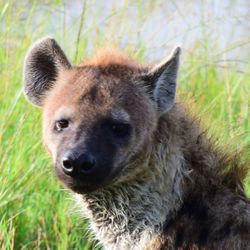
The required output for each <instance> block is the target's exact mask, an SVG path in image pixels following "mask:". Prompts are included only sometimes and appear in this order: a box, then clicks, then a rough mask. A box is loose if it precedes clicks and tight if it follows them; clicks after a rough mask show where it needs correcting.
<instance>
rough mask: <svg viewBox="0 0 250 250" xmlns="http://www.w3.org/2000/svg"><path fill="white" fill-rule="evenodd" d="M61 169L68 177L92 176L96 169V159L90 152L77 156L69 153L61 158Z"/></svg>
mask: <svg viewBox="0 0 250 250" xmlns="http://www.w3.org/2000/svg"><path fill="white" fill-rule="evenodd" d="M60 165H61V168H62V170H63V172H64V173H65V174H66V175H69V176H73V175H77V174H80V175H81V174H86V175H89V174H92V173H93V172H94V171H95V168H96V165H97V164H96V159H95V157H94V156H93V154H91V153H90V152H84V153H82V154H75V153H74V152H72V151H67V152H66V153H65V154H64V155H63V157H62V158H61V164H60Z"/></svg>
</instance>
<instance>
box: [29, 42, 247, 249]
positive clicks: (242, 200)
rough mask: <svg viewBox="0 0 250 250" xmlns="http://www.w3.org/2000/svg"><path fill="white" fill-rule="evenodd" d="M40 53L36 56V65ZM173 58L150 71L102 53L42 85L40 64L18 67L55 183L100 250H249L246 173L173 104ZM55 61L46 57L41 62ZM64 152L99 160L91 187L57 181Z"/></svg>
mask: <svg viewBox="0 0 250 250" xmlns="http://www.w3.org/2000/svg"><path fill="white" fill-rule="evenodd" d="M48 43H49V44H51V41H50V40H49V41H48V40H46V44H48ZM53 43H54V42H53ZM42 45H44V44H43V43H42ZM37 47H38V48H37ZM41 47H42V48H43V46H41V45H40V44H38V45H37V46H35V53H36V52H37V50H38V51H39V53H38V55H40V54H42V55H43V56H42V59H44V53H41V51H40V50H39V48H41ZM56 47H57V44H56ZM42 52H43V51H42ZM30 53H31V54H30V55H28V57H27V58H31V59H32V58H33V56H34V55H33V54H32V53H33V52H32V51H31V52H30ZM55 57H57V55H55ZM178 57H179V49H177V50H175V52H174V53H173V54H172V56H171V57H170V59H168V60H165V61H163V63H161V64H159V65H157V66H155V67H153V68H152V67H150V66H141V65H138V64H136V63H135V62H134V61H133V60H130V59H129V58H128V57H127V56H124V55H123V54H121V53H117V52H114V51H111V52H110V51H108V52H107V51H105V52H102V53H101V54H99V55H98V56H97V57H94V59H92V60H86V61H84V62H83V63H82V64H81V65H80V66H78V67H69V63H68V61H66V62H67V63H64V62H62V64H60V65H59V66H60V67H59V68H55V70H54V71H53V72H51V74H50V75H53V78H48V79H47V82H48V85H46V84H44V82H45V81H43V82H42V83H41V84H40V82H39V79H40V78H39V77H40V75H41V71H40V65H39V64H38V65H34V67H33V68H32V71H29V68H28V67H26V70H25V73H26V71H27V75H28V76H27V77H26V78H25V79H27V80H26V81H27V83H25V84H26V85H25V86H26V87H27V89H28V91H27V93H29V92H30V91H31V97H32V98H33V99H32V100H34V102H35V103H36V104H37V103H38V104H40V105H42V108H43V112H44V113H43V137H44V143H45V145H46V147H47V148H48V150H49V151H50V153H51V154H52V156H53V159H54V163H55V171H56V174H57V176H58V178H59V179H60V180H61V181H62V182H63V183H64V184H65V185H66V186H67V187H69V188H70V189H72V190H73V191H74V192H76V193H78V194H77V200H78V201H79V204H80V207H81V208H82V209H83V211H84V213H85V214H86V216H87V217H88V218H90V220H91V227H92V229H93V231H94V233H95V234H96V237H97V238H98V239H99V240H100V241H101V242H102V243H103V245H104V247H105V248H106V249H147V250H150V249H250V247H249V246H250V202H249V200H248V199H247V198H246V196H245V194H244V191H243V181H244V178H245V177H246V173H247V168H248V164H247V163H244V162H242V161H240V160H239V158H238V156H237V155H236V154H235V155H234V154H228V153H226V152H225V150H222V149H221V148H220V147H219V146H218V145H216V143H215V142H213V140H212V139H209V138H208V136H207V135H206V132H204V129H202V128H201V126H200V124H199V122H198V120H197V118H195V117H194V116H192V115H190V113H189V112H188V111H187V110H186V109H185V108H184V105H183V104H182V103H179V102H174V96H175V87H176V76H177V69H178ZM60 58H63V57H62V56H61V57H60ZM31 59H29V60H31ZM53 60H54V59H53V57H51V52H50V53H49V59H48V60H47V59H46V60H45V61H47V62H48V63H50V62H52V64H53ZM65 60H67V59H65ZM37 61H39V60H37V58H36V62H37ZM43 61H44V60H43ZM26 64H27V65H30V61H28V62H27V63H26ZM53 65H55V64H53ZM63 65H67V67H63ZM36 67H37V69H36ZM51 69H53V67H51ZM37 72H38V73H37ZM34 78H35V79H37V81H36V82H37V84H38V85H39V84H40V85H39V87H40V92H35V93H33V92H32V91H33V89H35V88H36V86H34V83H33V82H32V79H34ZM30 86H31V87H30ZM48 86H49V87H48ZM34 98H38V99H37V100H36V99H34ZM60 119H68V120H69V121H70V127H69V128H67V129H66V131H65V132H63V133H61V134H59V133H56V132H55V131H54V129H53V127H54V126H55V121H57V120H60ZM117 120H119V121H122V122H123V123H126V124H129V126H130V127H131V130H130V133H129V134H128V135H127V137H124V138H113V135H112V133H111V132H110V122H112V124H113V122H114V121H117ZM67 131H68V132H67ZM66 149H67V150H69V149H70V150H74V154H75V155H79V154H81V153H82V152H87V151H91V152H95V156H96V157H97V159H101V160H100V163H98V164H100V166H99V165H98V172H97V174H95V175H94V178H92V177H91V175H90V177H89V178H86V176H85V175H81V178H80V177H79V176H76V177H72V176H71V175H67V174H65V173H64V172H63V171H62V169H61V164H62V163H61V161H60V160H61V158H62V156H63V155H64V153H65V150H66Z"/></svg>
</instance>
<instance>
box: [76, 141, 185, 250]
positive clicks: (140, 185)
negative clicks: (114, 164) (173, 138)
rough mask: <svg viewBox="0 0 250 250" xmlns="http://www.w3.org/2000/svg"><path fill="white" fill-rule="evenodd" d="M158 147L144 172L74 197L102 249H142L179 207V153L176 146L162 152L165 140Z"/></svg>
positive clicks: (180, 162) (180, 164)
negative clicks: (172, 151)
mask: <svg viewBox="0 0 250 250" xmlns="http://www.w3.org/2000/svg"><path fill="white" fill-rule="evenodd" d="M158 147H159V148H158V149H157V150H156V151H154V154H153V155H152V157H151V160H150V161H149V162H148V164H147V166H146V167H147V171H146V172H147V176H143V175H142V176H141V178H140V177H138V178H136V180H133V181H130V182H129V183H128V182H126V183H124V184H119V185H114V186H112V187H110V188H107V189H104V190H101V191H99V192H95V193H94V194H89V195H84V196H80V197H78V198H80V200H81V201H82V200H84V213H85V214H87V216H88V217H89V218H90V221H91V228H92V230H93V231H94V234H95V236H96V238H97V239H98V240H99V241H100V242H101V243H102V244H103V245H104V247H105V249H144V248H145V246H146V245H148V244H149V242H150V241H151V240H152V238H154V237H155V236H157V235H158V234H160V233H161V232H162V229H163V225H164V222H165V221H166V220H167V219H169V218H170V217H171V215H172V213H173V212H175V211H176V210H177V209H178V208H179V207H180V204H181V188H180V185H181V184H180V183H181V182H180V180H181V167H182V166H183V164H182V160H181V159H182V157H180V154H179V155H178V153H179V152H178V150H177V151H176V152H177V154H175V155H168V154H166V152H168V151H169V150H168V149H167V148H166V146H165V144H162V143H160V144H159V145H158ZM163 152H165V153H163ZM153 162H154V163H157V165H156V164H153ZM138 167H139V166H138ZM81 204H82V202H81Z"/></svg>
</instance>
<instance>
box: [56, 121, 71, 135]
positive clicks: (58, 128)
mask: <svg viewBox="0 0 250 250" xmlns="http://www.w3.org/2000/svg"><path fill="white" fill-rule="evenodd" d="M68 126H69V120H68V119H61V120H58V121H56V122H55V125H54V130H56V131H57V132H60V131H62V130H63V129H65V128H67V127H68Z"/></svg>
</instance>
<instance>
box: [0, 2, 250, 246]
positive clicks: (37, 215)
mask: <svg viewBox="0 0 250 250" xmlns="http://www.w3.org/2000/svg"><path fill="white" fill-rule="evenodd" d="M249 13H250V1H248V0H224V1H219V0H210V1H209V0H193V1H189V0H181V1H171V0H154V1H153V0H151V1H150V0H148V1H142V0H136V1H132V0H121V1H115V0H106V1H97V0H95V1H94V0H86V1H80V0H75V1H69V0H64V1H63V0H56V1H31V0H30V1H26V0H20V1H18V0H13V1H6V0H5V1H4V0H0V44H1V46H0V249H4V250H5V249H98V248H97V246H96V244H95V242H94V241H93V240H92V237H91V236H90V235H89V234H88V233H87V228H88V227H87V224H88V222H87V221H85V219H84V218H83V217H82V215H80V213H79V212H78V208H76V207H74V202H73V200H72V198H71V196H70V194H69V193H68V192H67V190H64V188H63V187H62V186H61V185H60V184H59V183H58V182H57V181H56V179H55V177H54V175H53V171H52V164H51V162H50V159H49V157H48V155H47V153H46V152H45V150H44V148H43V145H42V141H41V110H40V109H39V108H35V107H32V106H31V105H29V104H28V103H27V102H26V100H25V98H24V96H23V93H22V66H23V60H24V56H25V53H26V52H27V49H28V48H29V46H30V45H31V44H32V43H33V42H34V41H36V40H37V39H39V38H41V37H44V36H48V35H49V36H52V37H54V38H55V39H56V40H57V41H58V42H59V44H60V45H61V47H62V48H63V49H64V51H65V52H66V54H67V55H68V57H69V58H70V59H71V61H72V62H73V63H74V64H77V63H79V62H80V61H81V60H82V59H83V58H84V57H86V56H88V57H89V56H91V55H92V54H94V53H95V52H96V51H97V50H98V49H99V48H101V47H102V46H106V45H114V46H116V47H118V48H120V49H122V50H124V51H126V52H127V53H128V54H130V55H131V56H132V57H134V58H136V59H137V60H138V61H139V62H140V63H144V62H145V63H148V62H154V61H157V60H160V59H162V58H163V57H165V56H167V55H168V54H169V52H170V51H171V50H172V48H173V47H174V46H176V45H177V44H181V45H182V51H183V53H182V60H181V69H180V77H179V86H178V88H179V89H178V91H179V93H178V94H179V100H181V101H182V102H185V103H186V105H189V106H190V107H192V109H193V111H194V113H196V114H197V115H198V116H199V117H200V118H201V119H202V121H203V126H204V127H205V128H206V129H208V131H209V134H213V137H215V138H218V140H219V142H220V144H221V145H222V146H223V147H225V146H226V147H227V149H228V150H232V151H241V150H242V149H244V148H246V149H245V151H244V150H243V152H242V158H243V159H245V158H247V157H248V155H249V152H250V149H249V145H250V115H249V110H250V109H249V104H250V16H249ZM244 152H245V153H244ZM245 184H246V185H245V188H246V192H247V194H248V195H250V182H249V181H246V183H245Z"/></svg>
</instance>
